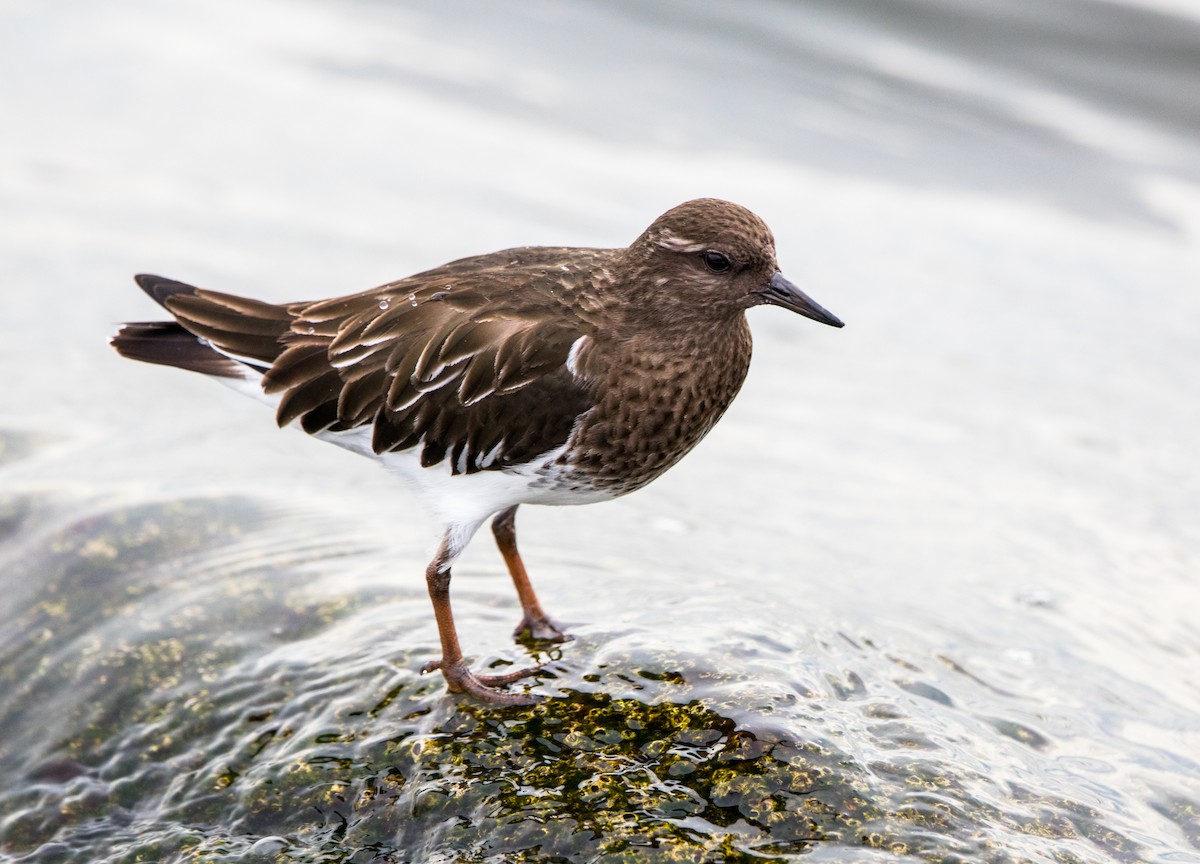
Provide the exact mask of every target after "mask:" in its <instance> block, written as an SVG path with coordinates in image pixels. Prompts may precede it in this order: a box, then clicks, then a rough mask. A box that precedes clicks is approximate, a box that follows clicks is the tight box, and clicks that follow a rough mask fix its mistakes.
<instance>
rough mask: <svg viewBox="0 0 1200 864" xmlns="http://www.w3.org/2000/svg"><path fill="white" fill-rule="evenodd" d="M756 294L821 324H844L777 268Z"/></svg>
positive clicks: (836, 325) (838, 325)
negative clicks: (785, 277) (784, 276)
mask: <svg viewBox="0 0 1200 864" xmlns="http://www.w3.org/2000/svg"><path fill="white" fill-rule="evenodd" d="M758 294H759V295H760V296H761V297H762V298H763V299H764V300H765V301H766V302H767V303H770V304H771V305H772V306H782V307H783V308H784V309H791V310H792V311H793V312H799V313H800V314H801V315H803V316H804V317H805V318H811V319H812V320H814V321H820V322H821V323H822V324H828V325H829V326H830V327H843V326H845V325H843V324H842V322H841V321H840V320H839V319H838V317H837V316H836V315H834V314H833V313H832V312H828V311H826V309H825V308H824V307H823V306H821V304H820V303H818V302H817V301H816V300H814V299H812V298H811V297H809V296H808V295H807V294H805V293H804V292H803V291H801V290H800V289H799V288H797V287H796V286H795V285H793V284H792V283H791V282H789V281H788V280H786V279H784V278H783V274H782V273H780V272H779V271H778V270H776V271H775V275H774V276H772V277H771V281H770V282H768V283H767V285H766V287H765V288H763V289H762V290H760V291H759V292H758Z"/></svg>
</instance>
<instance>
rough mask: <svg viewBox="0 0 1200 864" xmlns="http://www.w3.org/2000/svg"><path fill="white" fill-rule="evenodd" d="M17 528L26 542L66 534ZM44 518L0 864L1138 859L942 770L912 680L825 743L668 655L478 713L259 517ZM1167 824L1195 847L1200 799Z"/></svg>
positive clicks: (1023, 796)
mask: <svg viewBox="0 0 1200 864" xmlns="http://www.w3.org/2000/svg"><path fill="white" fill-rule="evenodd" d="M9 504H10V506H9V510H11V511H12V512H13V514H14V518H16V519H21V518H23V517H22V513H28V512H30V511H31V510H34V509H37V508H39V507H40V508H42V511H43V515H44V512H52V508H51V509H50V510H49V511H47V510H46V508H45V506H44V502H43V503H39V502H36V501H33V500H30V501H26V502H24V503H21V502H17V503H13V502H12V500H10V502H9ZM43 521H50V522H51V523H52V524H51V527H50V528H48V529H45V530H43V531H42V533H41V535H40V536H39V537H38V538H36V547H37V549H38V554H37V555H35V556H29V557H27V558H25V559H22V561H20V562H18V563H16V564H14V565H13V566H14V568H16V569H17V570H20V571H21V572H20V573H19V574H18V575H19V577H20V581H21V584H26V585H28V584H32V585H34V586H35V587H34V588H32V589H30V590H29V591H28V592H27V594H26V595H24V596H23V598H22V602H21V603H20V604H16V605H14V607H13V608H12V610H11V612H10V616H11V617H10V620H9V625H10V628H9V629H10V632H12V633H14V634H17V635H19V636H20V637H21V638H9V639H7V640H6V641H5V642H4V643H3V657H2V658H0V659H2V660H3V663H0V684H2V685H3V687H4V690H3V692H2V693H0V710H2V711H3V715H2V719H3V722H4V725H5V728H6V729H7V730H11V731H12V733H13V734H10V735H8V736H5V738H4V740H3V741H0V762H2V763H3V765H4V766H5V768H6V769H7V770H8V772H9V774H10V776H14V777H18V778H20V780H19V781H17V782H14V783H12V784H10V786H9V788H7V789H5V790H3V791H0V854H4V855H13V856H17V855H22V856H30V860H48V861H49V860H53V861H64V862H76V861H78V862H92V861H122V862H124V861H129V862H136V861H196V862H232V861H245V862H258V861H278V862H283V861H286V862H426V861H438V862H442V861H447V862H448V861H453V862H604V864H607V862H651V864H653V862H700V861H704V862H709V861H711V862H730V864H738V862H750V861H755V862H761V861H787V860H795V859H798V858H800V857H803V856H805V855H808V854H810V853H812V852H814V851H817V850H830V849H840V850H842V851H843V853H844V854H845V856H847V858H846V860H855V856H862V858H863V860H867V859H868V858H869V857H870V856H874V855H886V856H894V857H905V858H908V859H910V860H922V861H929V862H965V861H986V862H998V864H999V862H1009V861H1025V860H1053V861H1059V862H1064V864H1074V862H1088V861H1093V860H1098V856H1099V858H1100V859H1103V860H1115V861H1121V862H1135V861H1139V860H1142V859H1143V851H1142V850H1141V849H1140V847H1139V846H1138V844H1137V843H1135V842H1134V841H1133V840H1132V839H1131V836H1130V834H1129V833H1128V832H1125V831H1121V830H1116V829H1115V828H1114V827H1112V826H1111V825H1108V824H1106V818H1105V815H1104V814H1103V813H1101V812H1099V811H1097V810H1096V809H1094V808H1093V807H1090V806H1087V805H1084V804H1081V803H1079V802H1077V801H1073V800H1071V799H1070V798H1068V797H1065V796H1062V795H1056V794H1050V793H1047V792H1039V791H1036V790H1034V789H1031V788H1028V787H1022V786H1017V785H1014V784H1011V783H1009V784H1001V783H998V782H996V781H995V780H994V779H993V778H991V777H989V776H988V775H987V774H986V773H985V772H983V771H981V770H979V769H970V768H968V767H967V766H966V764H964V763H963V762H962V761H961V760H960V761H958V762H956V761H955V760H954V758H953V757H954V753H953V751H952V750H947V748H945V747H944V745H943V743H942V740H943V738H944V736H942V735H940V734H938V731H937V729H936V727H932V726H931V725H930V724H929V723H928V722H922V720H921V718H920V717H919V716H918V717H914V716H910V715H909V714H908V713H907V712H906V711H905V710H903V708H902V704H903V703H902V702H901V699H900V697H901V696H902V695H909V696H915V697H917V698H918V699H920V700H922V702H927V703H928V704H930V705H933V706H936V709H937V710H946V711H952V710H955V709H954V703H953V700H951V699H950V698H949V697H948V696H946V697H945V698H936V695H937V694H935V693H934V688H932V685H929V686H924V685H922V686H914V683H913V681H911V680H909V678H908V677H907V675H909V674H911V673H914V672H916V671H917V670H915V668H914V669H908V670H906V673H905V675H906V677H903V678H901V679H900V680H898V681H896V682H894V684H893V685H892V687H893V689H892V690H891V691H885V690H883V689H881V688H882V679H880V678H878V677H875V678H870V677H866V678H864V676H863V675H860V674H859V673H858V672H854V671H851V670H844V671H840V672H838V673H836V674H835V673H833V672H827V673H826V678H827V680H828V681H829V682H830V691H829V692H830V693H832V694H833V695H832V696H831V697H830V696H822V695H821V694H819V693H816V692H808V693H807V694H806V695H805V699H807V700H808V702H809V703H810V704H811V706H812V708H813V710H814V711H815V712H820V711H828V710H830V709H834V708H836V709H837V710H838V711H841V712H842V715H841V716H843V718H846V719H848V718H851V717H855V718H857V719H856V721H855V722H856V723H858V724H859V725H858V726H857V727H852V726H845V727H843V729H842V731H841V734H840V735H838V736H829V735H825V734H824V733H822V732H821V731H820V730H825V731H826V732H827V731H828V730H829V729H831V728H837V727H831V726H830V725H829V724H828V723H827V722H820V721H818V720H817V719H816V718H817V715H816V714H815V713H814V714H812V715H811V716H812V717H813V718H814V719H813V720H812V725H813V727H814V728H812V729H809V728H806V727H805V725H804V724H802V723H798V722H796V720H795V718H794V717H793V718H791V719H790V720H788V721H786V722H784V721H781V720H773V719H772V717H771V716H770V712H766V713H763V712H759V711H750V710H746V709H745V707H744V706H745V705H748V704H755V705H757V704H760V702H761V699H762V697H761V696H760V695H755V696H754V698H753V700H752V701H751V700H748V698H747V696H746V695H744V694H748V693H750V692H752V691H751V690H746V691H743V690H741V689H740V687H741V683H740V682H739V681H738V680H737V679H723V680H721V681H716V679H715V678H714V673H713V671H712V670H713V661H712V658H695V657H689V656H688V655H686V654H683V653H678V652H673V651H669V650H666V649H663V650H659V651H657V652H645V653H633V654H630V653H617V652H612V651H609V652H608V653H607V654H606V658H607V659H606V660H605V661H604V662H602V663H598V664H597V665H596V666H595V667H592V666H588V665H586V664H581V665H582V668H581V670H580V671H578V672H572V671H571V669H570V667H568V666H563V665H562V664H554V663H552V664H551V666H550V668H549V669H548V670H547V671H546V672H545V673H543V674H542V678H541V681H540V682H539V686H538V687H537V688H536V689H537V690H538V691H539V692H546V693H551V694H553V695H552V696H551V698H547V699H545V700H544V701H543V702H541V703H539V704H537V705H534V706H531V707H523V708H492V707H488V706H483V705H479V704H475V703H473V702H471V701H469V700H462V699H456V698H455V697H451V696H448V695H446V694H445V693H444V690H443V686H442V683H441V681H440V679H438V678H437V677H436V676H426V677H422V676H420V675H418V674H417V673H416V671H415V670H416V669H419V668H420V666H421V664H422V662H423V659H427V654H426V653H423V652H427V650H428V649H427V648H423V647H422V646H420V645H416V646H404V645H400V644H396V643H395V642H391V641H387V640H380V639H378V638H376V637H375V636H374V634H372V633H369V632H367V633H362V632H360V630H359V628H351V629H350V630H339V629H338V627H339V624H340V622H345V621H347V620H357V619H356V616H358V615H359V613H360V612H362V610H364V609H367V608H369V607H370V606H371V605H372V604H374V603H377V602H379V601H380V600H382V599H388V600H389V602H392V603H394V604H395V605H392V606H389V610H391V611H394V612H396V613H397V614H401V613H407V611H408V607H407V606H405V605H403V603H401V602H399V601H397V600H396V598H385V597H382V596H373V595H370V594H369V593H361V592H355V593H343V594H335V595H323V594H319V593H318V594H313V593H309V592H307V591H306V590H305V589H304V587H303V586H304V584H305V579H304V578H303V577H304V575H305V573H304V569H303V568H304V567H305V566H308V564H311V563H312V562H311V561H305V560H299V559H295V558H294V557H284V558H281V557H280V556H279V555H277V554H265V553H264V552H263V549H264V546H263V544H262V542H261V539H262V538H261V537H258V538H257V539H255V538H256V535H258V534H260V533H261V532H262V531H264V530H266V529H264V528H263V527H262V526H263V525H264V519H263V514H262V513H261V510H260V508H259V507H258V505H256V504H254V503H253V502H250V501H246V500H244V499H221V500H206V499H196V500H191V501H182V502H181V501H174V502H161V503H154V504H143V505H138V506H135V507H128V508H110V509H106V510H100V511H97V512H94V513H92V514H90V515H88V516H85V517H83V518H78V517H75V518H63V519H60V520H58V521H57V522H55V521H54V520H43ZM289 554H290V553H289ZM334 554H341V553H334ZM413 604H414V605H413V608H412V610H411V614H412V616H413V620H426V619H427V617H428V610H427V609H426V607H425V601H424V598H419V597H418V598H417V599H416V600H415V601H413ZM386 617H387V618H388V620H389V622H390V621H391V619H392V617H393V616H392V615H391V614H389V615H388V616H386ZM389 626H391V624H390V623H389ZM335 634H339V635H335ZM338 640H345V641H344V644H343V643H342V642H339V641H338ZM596 647H597V646H595V645H588V644H587V643H586V642H577V643H574V645H573V646H572V647H571V649H570V650H571V651H573V652H575V653H588V652H592V651H594V650H595V648H596ZM313 648H315V649H319V653H317V654H308V653H305V651H306V650H309V649H313ZM276 649H281V650H276ZM282 649H286V650H282ZM320 657H330V658H333V659H332V662H325V661H322V660H321V659H319V658H320ZM730 665H731V666H732V665H733V664H732V662H731V663H730ZM866 674H867V675H868V676H869V675H870V673H869V671H868V672H867V673H866ZM714 682H716V683H714ZM847 682H848V683H847ZM918 683H919V682H918ZM746 686H748V687H753V686H754V683H753V682H747V685H746ZM887 692H891V693H892V697H891V699H890V701H889V699H888V698H887V697H886V695H885V694H886V693H887ZM938 692H941V691H938ZM930 694H933V695H930ZM829 699H832V700H833V701H831V702H828V703H827V704H822V703H823V700H829ZM838 706H842V707H838ZM843 722H846V720H843ZM978 728H979V729H984V730H991V731H992V732H993V733H994V735H995V741H999V742H1004V745H1005V746H1011V747H1023V748H1027V749H1028V750H1029V751H1030V752H1040V751H1042V750H1044V749H1046V748H1047V747H1049V746H1050V742H1049V741H1048V739H1047V738H1046V737H1045V736H1044V735H1041V734H1040V733H1038V732H1037V731H1036V730H1027V729H1026V727H1025V726H1022V725H1020V724H1017V723H1015V722H1011V721H1003V720H998V719H996V718H995V717H990V716H981V717H980V718H979V721H978ZM839 739H840V740H839ZM1163 801H1164V803H1163V805H1162V809H1163V811H1164V812H1166V813H1167V814H1168V815H1169V816H1170V817H1171V818H1172V819H1174V820H1175V821H1176V822H1177V823H1179V824H1180V825H1183V826H1194V824H1195V822H1194V806H1193V805H1192V804H1191V803H1190V802H1187V801H1183V800H1182V799H1178V798H1175V799H1167V798H1165V797H1164V798H1163ZM1030 844H1032V845H1030ZM1027 846H1028V848H1030V849H1034V850H1036V852H1028V851H1025V850H1026V847H1027Z"/></svg>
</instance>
